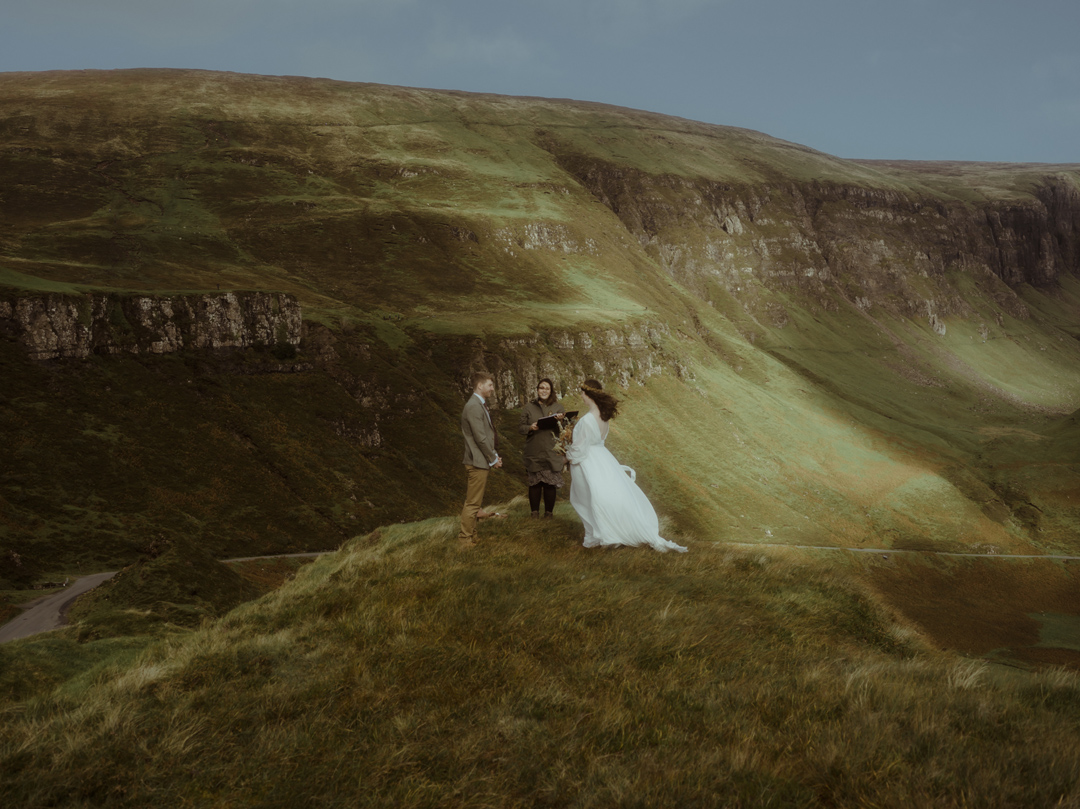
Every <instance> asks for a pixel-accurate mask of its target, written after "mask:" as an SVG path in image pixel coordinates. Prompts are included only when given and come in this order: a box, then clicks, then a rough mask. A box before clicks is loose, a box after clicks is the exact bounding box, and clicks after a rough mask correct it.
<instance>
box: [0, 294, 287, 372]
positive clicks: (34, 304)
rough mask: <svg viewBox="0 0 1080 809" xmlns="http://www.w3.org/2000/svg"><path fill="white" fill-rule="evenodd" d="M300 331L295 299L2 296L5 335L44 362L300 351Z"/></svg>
mask: <svg viewBox="0 0 1080 809" xmlns="http://www.w3.org/2000/svg"><path fill="white" fill-rule="evenodd" d="M300 324H301V313H300V305H299V304H298V303H297V301H296V299H295V298H293V297H292V296H290V295H284V294H277V293H270V292H225V293H221V294H209V295H167V296H166V295H130V296H128V295H111V294H86V295H81V296H75V295H61V294H43V295H14V294H9V295H7V296H0V330H2V331H4V332H7V333H8V334H9V335H11V336H12V337H14V338H15V339H17V340H18V341H19V343H21V344H22V345H23V346H24V347H25V348H26V351H27V352H28V354H29V355H30V356H31V357H32V358H34V359H38V360H48V359H56V358H58V357H76V358H78V357H88V356H90V355H91V354H121V353H130V354H168V353H171V352H174V351H180V350H181V349H184V348H206V349H220V348H249V347H252V346H259V345H263V346H292V347H293V348H295V347H296V346H297V345H299V343H300Z"/></svg>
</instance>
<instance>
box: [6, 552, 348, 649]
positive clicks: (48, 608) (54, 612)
mask: <svg viewBox="0 0 1080 809" xmlns="http://www.w3.org/2000/svg"><path fill="white" fill-rule="evenodd" d="M325 553H333V551H314V552H311V553H279V554H273V555H271V556H244V557H240V558H237V559H221V560H220V561H221V562H253V561H255V560H257V559H295V558H301V557H313V556H322V555H323V554H325ZM116 572H117V571H115V570H110V571H108V572H106V573H91V574H90V575H89V576H82V577H80V578H78V579H76V580H75V581H74V582H73V583H72V584H70V585H68V586H67V587H65V588H64V589H63V590H61V591H60V592H59V593H53V594H51V595H47V596H42V597H41V598H39V599H36V600H34V601H31V602H29V603H27V604H23V605H22V610H23V613H22V615H17V616H16V617H14V618H12V619H11V620H10V621H8V622H7V623H6V624H4V625H3V626H0V643H7V642H8V641H12V640H18V639H19V638H27V637H30V636H31V635H36V634H38V633H39V632H48V631H49V630H51V629H59V628H60V627H62V626H63V625H64V613H65V612H66V611H67V608H68V607H70V606H71V602H73V601H74V600H75V599H76V598H78V597H79V596H81V595H82V594H83V593H85V592H87V591H88V590H93V589H94V588H95V587H97V586H98V585H99V584H101V583H102V582H103V581H107V580H109V579H111V578H112V577H113V576H115V575H116Z"/></svg>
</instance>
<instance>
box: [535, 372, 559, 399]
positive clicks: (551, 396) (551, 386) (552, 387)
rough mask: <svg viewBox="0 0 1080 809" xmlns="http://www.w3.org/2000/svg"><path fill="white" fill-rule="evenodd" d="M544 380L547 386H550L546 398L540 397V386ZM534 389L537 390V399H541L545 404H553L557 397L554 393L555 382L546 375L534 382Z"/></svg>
mask: <svg viewBox="0 0 1080 809" xmlns="http://www.w3.org/2000/svg"><path fill="white" fill-rule="evenodd" d="M545 382H547V383H548V387H549V388H551V393H549V394H548V397H547V398H546V399H541V398H540V386H541V385H543V384H544V383H545ZM536 391H537V393H536V398H537V401H541V402H543V403H544V404H546V405H550V404H555V402H556V401H557V400H558V398H559V397H557V396H556V395H555V383H554V382H552V381H551V380H550V379H548V378H547V377H546V376H545V377H544V378H543V379H541V380H540V381H539V382H537V383H536Z"/></svg>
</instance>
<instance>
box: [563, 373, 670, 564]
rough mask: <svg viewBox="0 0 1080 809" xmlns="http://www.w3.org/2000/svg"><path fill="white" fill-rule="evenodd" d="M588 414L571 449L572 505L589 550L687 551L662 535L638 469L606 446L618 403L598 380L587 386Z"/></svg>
mask: <svg viewBox="0 0 1080 809" xmlns="http://www.w3.org/2000/svg"><path fill="white" fill-rule="evenodd" d="M581 392H582V393H583V394H584V396H585V403H586V404H587V405H588V407H589V412H588V413H586V414H585V415H584V416H582V417H581V419H580V420H579V421H578V423H577V424H576V425H574V434H573V440H572V442H571V444H570V446H569V447H567V448H566V458H567V460H569V461H570V463H571V467H570V469H571V475H572V477H571V481H570V504H571V505H572V506H573V507H574V509H575V510H576V511H577V513H578V515H579V516H580V517H581V521H582V522H583V523H584V524H585V547H586V548H595V547H598V546H601V545H650V546H652V547H653V548H655V549H656V550H658V551H669V550H670V551H684V552H685V551H686V548H684V547H683V546H682V545H676V544H675V543H674V542H669V541H668V540H666V539H664V538H663V537H661V536H660V523H659V521H658V520H657V518H656V511H655V510H654V509H653V507H652V503H650V502H649V498H648V497H646V496H645V492H643V491H641V489H639V488H638V486H637V483H635V482H634V481H635V480H636V475H635V474H634V470H633V469H631V468H630V467H629V466H622V465H621V464H620V463H619V462H618V461H617V460H615V456H614V455H612V454H611V452H609V451H608V448H607V447H605V446H604V441H605V440H606V439H607V436H608V429H609V423H610V421H611V419H613V418H615V416H616V414H617V413H618V404H619V403H618V400H617V399H616V398H615V397H614V396H612V395H611V394H610V393H608V392H606V391H605V390H604V389H603V386H602V385H601V384H600V383H599V382H598V381H597V380H595V379H586V380H585V384H583V385H582V386H581Z"/></svg>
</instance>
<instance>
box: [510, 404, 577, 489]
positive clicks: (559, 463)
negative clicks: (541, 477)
mask: <svg viewBox="0 0 1080 809" xmlns="http://www.w3.org/2000/svg"><path fill="white" fill-rule="evenodd" d="M565 412H566V410H565V409H564V408H563V406H562V404H561V403H560V402H559V401H558V400H556V401H555V404H553V405H545V404H542V403H541V402H540V401H538V400H533V401H531V402H529V403H528V404H527V405H525V408H524V409H523V410H522V411H521V421H520V422H519V423H518V432H519V433H521V434H522V435H523V436H525V471H526V472H542V471H544V470H545V469H550V470H551V471H552V472H561V471H562V470H563V466H564V465H565V464H566V456H565V455H563V454H562V453H559V452H556V451H555V449H554V447H555V440H556V439H557V438H558V435H557V434H556V433H554V432H552V431H551V430H530V429H529V428H530V427H532V425H533V424H535V423H536V422H537V421H539V420H540V419H542V418H543V417H544V416H550V415H553V414H554V413H565Z"/></svg>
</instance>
